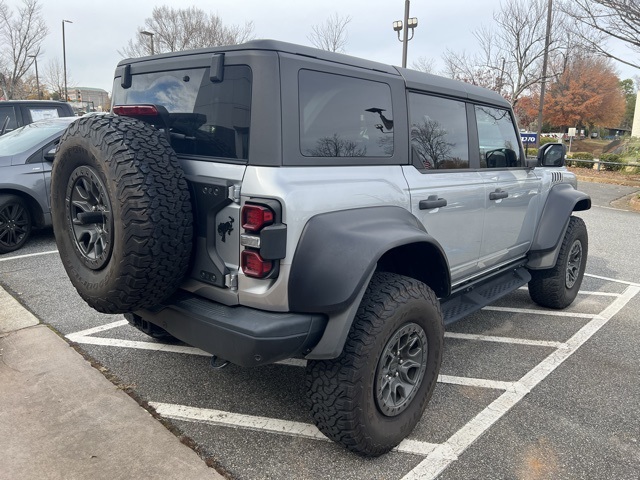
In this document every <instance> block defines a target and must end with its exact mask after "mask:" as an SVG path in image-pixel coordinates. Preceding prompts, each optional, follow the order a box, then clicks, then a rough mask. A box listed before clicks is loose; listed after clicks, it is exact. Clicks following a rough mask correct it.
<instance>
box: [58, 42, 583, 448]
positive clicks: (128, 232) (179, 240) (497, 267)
mask: <svg viewBox="0 0 640 480" xmlns="http://www.w3.org/2000/svg"><path fill="white" fill-rule="evenodd" d="M113 105H114V107H113V114H112V115H103V116H95V117H90V118H82V119H80V120H79V121H77V122H75V123H74V124H73V125H72V126H71V127H70V128H69V130H68V131H67V132H66V134H65V135H64V137H63V139H62V141H61V143H60V146H59V150H58V152H57V156H56V161H55V163H54V167H53V180H52V182H53V186H52V193H53V209H52V210H53V212H54V219H53V221H54V228H55V233H56V240H57V242H58V248H59V250H60V255H61V258H62V261H63V263H64V266H65V268H66V270H67V273H68V274H69V277H70V278H71V281H72V282H73V284H74V285H75V287H76V289H77V290H78V292H79V293H80V295H81V296H82V297H83V298H84V299H85V300H86V301H87V303H89V305H91V306H92V307H94V308H96V309H97V310H99V311H101V312H107V313H125V314H126V317H127V319H129V321H130V322H131V323H132V324H134V325H136V326H138V327H139V328H140V329H142V330H143V331H145V332H147V333H149V334H151V335H154V336H162V335H169V334H170V335H172V336H175V337H177V338H178V339H180V340H183V341H184V342H186V343H189V344H191V345H194V346H196V347H199V348H201V349H203V350H206V351H208V352H210V353H212V354H213V355H214V361H215V364H216V365H217V366H222V365H224V364H225V362H227V361H230V362H233V363H236V364H238V365H243V366H257V365H264V364H267V363H272V362H276V361H279V360H283V359H286V358H289V357H302V358H305V359H307V387H308V399H309V404H310V409H311V415H312V417H313V419H314V421H315V423H316V425H317V426H318V428H319V429H320V430H321V431H322V432H323V433H324V434H326V435H327V436H328V437H329V438H331V439H333V440H335V441H337V442H339V443H341V444H343V445H344V446H346V447H347V448H349V449H351V450H353V451H355V452H358V453H360V454H363V455H368V456H375V455H380V454H382V453H384V452H387V451H389V450H390V449H392V448H393V447H394V446H396V445H397V444H398V443H399V442H400V441H401V440H402V439H403V438H405V437H406V436H407V435H408V434H409V433H410V432H411V430H412V429H413V428H414V426H415V425H416V423H417V422H418V420H419V419H420V417H421V416H422V413H423V411H424V409H425V407H426V405H427V402H428V401H429V398H430V397H431V394H432V392H433V389H434V387H435V384H436V379H437V377H438V371H439V369H440V363H441V359H442V350H443V336H444V324H445V323H447V322H451V321H454V320H456V319H459V318H462V317H463V316H465V315H467V314H469V313H471V312H473V311H476V310H478V309H480V308H482V307H483V306H485V305H487V304H489V303H491V302H493V301H495V300H496V299H498V298H500V297H501V296H503V295H505V294H507V293H509V292H511V291H513V290H514V289H517V288H519V287H520V286H522V285H525V284H529V291H530V294H531V297H532V299H533V300H534V301H535V302H537V303H539V304H540V305H544V306H546V307H551V308H564V307H566V306H568V305H569V304H570V303H571V302H572V301H573V300H574V298H575V296H576V294H577V292H578V289H579V287H580V283H581V281H582V276H583V273H584V268H585V263H586V258H587V231H586V228H585V224H584V222H583V221H582V220H581V219H579V218H577V217H574V216H572V212H573V211H577V210H586V209H588V208H590V205H591V201H590V199H589V197H588V196H587V195H585V194H583V193H581V192H579V191H577V190H576V188H575V185H576V182H575V177H574V176H573V175H572V174H571V173H569V172H567V171H566V169H565V168H563V159H564V147H563V146H562V145H560V144H556V145H549V146H546V147H544V148H543V149H541V152H540V156H539V159H538V161H531V160H527V159H526V158H525V156H524V153H523V149H522V146H521V144H520V140H519V135H518V129H517V127H516V124H515V121H514V116H513V112H512V109H511V107H510V105H509V103H508V102H506V101H505V100H504V99H503V98H502V97H500V96H499V95H497V94H496V93H494V92H492V91H489V90H485V89H482V88H478V87H475V86H472V85H468V84H465V83H460V82H456V81H453V80H449V79H445V78H441V77H437V76H433V75H428V74H425V73H420V72H416V71H412V70H406V69H400V68H396V67H392V66H388V65H383V64H380V63H375V62H371V61H366V60H361V59H357V58H353V57H349V56H345V55H339V54H335V53H328V52H324V51H320V50H315V49H312V48H307V47H302V46H297V45H291V44H286V43H281V42H274V41H254V42H250V43H246V44H243V45H236V46H231V47H227V48H211V49H204V50H196V51H190V52H179V53H170V54H163V55H157V56H153V57H145V58H138V59H128V60H124V61H122V62H120V64H119V65H118V67H117V70H116V74H115V82H114V87H113ZM552 157H556V160H557V158H560V161H559V162H557V163H558V166H557V167H550V166H546V165H549V159H551V158H552Z"/></svg>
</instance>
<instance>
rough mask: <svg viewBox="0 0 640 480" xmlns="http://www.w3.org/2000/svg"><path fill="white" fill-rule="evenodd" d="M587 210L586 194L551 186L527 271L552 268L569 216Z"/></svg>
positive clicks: (560, 185)
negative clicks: (529, 269)
mask: <svg viewBox="0 0 640 480" xmlns="http://www.w3.org/2000/svg"><path fill="white" fill-rule="evenodd" d="M590 208H591V197H589V195H587V194H586V193H583V192H581V191H579V190H576V189H575V188H573V186H571V185H569V184H568V183H560V184H557V185H554V186H553V187H552V188H551V190H550V191H549V195H548V196H547V201H546V203H545V204H544V208H543V209H542V214H541V216H540V221H539V222H538V228H537V230H536V233H535V235H534V237H533V242H532V243H531V249H530V251H529V261H528V263H527V267H528V268H531V269H533V270H537V269H544V268H551V267H553V266H554V265H555V263H556V258H557V257H558V250H559V248H560V245H561V244H562V238H563V236H564V232H565V231H566V229H567V225H569V218H570V217H571V213H572V212H575V211H582V210H589V209H590Z"/></svg>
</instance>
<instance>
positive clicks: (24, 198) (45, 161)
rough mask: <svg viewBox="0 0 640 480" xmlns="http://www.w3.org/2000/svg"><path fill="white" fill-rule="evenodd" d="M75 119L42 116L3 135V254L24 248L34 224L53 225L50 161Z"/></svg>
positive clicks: (0, 197)
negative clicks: (43, 118)
mask: <svg viewBox="0 0 640 480" xmlns="http://www.w3.org/2000/svg"><path fill="white" fill-rule="evenodd" d="M76 119H77V117H62V118H52V119H49V120H41V121H38V122H35V123H30V124H29V125H26V126H24V127H20V128H17V129H15V130H13V131H12V132H9V133H7V134H5V135H3V136H1V137H0V254H2V253H8V252H12V251H14V250H17V249H19V248H21V247H22V246H23V245H24V244H25V243H26V241H27V239H28V238H29V235H30V234H31V229H32V228H34V227H46V226H49V225H51V209H50V189H49V187H50V184H51V164H52V162H53V157H54V154H55V149H56V145H57V144H58V142H59V141H60V136H61V135H62V133H63V132H64V131H65V129H66V128H67V127H68V126H69V125H70V124H71V122H73V121H75V120H76Z"/></svg>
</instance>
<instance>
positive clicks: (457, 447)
mask: <svg viewBox="0 0 640 480" xmlns="http://www.w3.org/2000/svg"><path fill="white" fill-rule="evenodd" d="M597 278H602V279H604V280H612V281H615V280H613V279H607V278H604V277H597ZM618 283H623V284H625V285H628V287H627V288H626V289H625V290H624V292H623V293H621V294H607V293H605V292H593V293H594V294H598V293H602V294H603V296H611V297H614V298H615V300H614V301H613V302H612V303H611V304H610V305H609V306H608V307H606V308H605V309H604V310H603V311H602V312H601V313H600V314H580V313H572V312H558V311H553V310H537V309H523V308H506V307H486V308H485V310H489V311H502V312H510V313H525V314H534V315H552V316H556V317H573V318H587V319H589V320H590V321H589V322H588V323H587V324H586V325H584V326H583V327H582V328H581V329H580V330H578V332H577V333H576V334H574V335H573V336H572V337H571V338H570V339H569V340H567V341H566V342H552V341H542V340H528V339H521V338H511V337H497V336H489V335H474V334H463V333H455V332H447V333H446V334H445V336H447V337H449V338H457V339H461V340H470V341H489V342H500V343H516V344H521V345H531V346H539V347H550V348H554V351H553V352H552V353H551V354H549V355H548V356H547V357H546V358H545V359H544V360H542V362H540V363H539V364H537V365H536V366H535V367H534V368H533V369H531V370H530V371H529V372H528V373H527V374H525V375H524V376H523V377H522V378H521V379H520V380H518V381H516V382H504V381H497V380H487V379H480V378H468V377H456V376H450V375H440V376H439V377H438V382H440V383H446V384H452V385H462V386H469V387H480V388H489V389H495V390H502V391H503V393H502V394H501V395H500V396H499V397H498V398H497V399H496V400H494V401H493V402H491V404H489V405H488V406H487V407H486V408H484V409H483V410H482V411H481V412H480V413H478V414H477V415H476V416H475V417H474V418H473V419H472V420H470V421H469V422H468V423H467V424H465V425H464V426H463V427H462V428H460V429H459V430H458V431H457V432H455V433H454V434H453V435H452V436H451V437H450V438H449V439H448V440H447V441H446V442H444V443H443V444H433V443H429V442H422V441H419V440H414V439H411V438H409V439H405V440H404V441H403V442H402V443H401V444H400V445H399V446H398V448H397V449H396V451H399V452H403V453H411V454H415V455H420V456H422V457H424V460H422V461H421V462H420V463H419V464H418V465H417V466H416V467H415V468H414V469H413V470H411V471H410V472H409V473H407V474H406V475H405V477H403V480H417V479H420V480H428V479H433V478H435V477H437V476H438V475H439V474H440V473H442V472H443V471H444V470H445V469H446V468H447V467H448V466H449V465H450V464H451V463H452V462H454V461H455V460H457V459H458V457H459V456H460V455H461V454H462V453H463V452H464V451H465V450H466V449H467V448H468V447H469V446H470V445H471V444H473V443H474V442H475V441H476V440H477V439H478V438H479V437H480V436H482V435H483V434H484V433H485V432H486V431H487V430H488V429H489V428H491V426H492V425H493V424H495V422H497V421H498V420H499V419H500V418H502V417H503V416H504V415H505V414H506V413H507V412H508V411H509V410H510V409H511V408H512V407H513V406H515V405H516V404H517V403H518V402H520V401H521V400H522V399H523V398H524V396H525V395H527V393H529V392H530V391H531V390H532V389H533V388H535V387H536V386H537V385H538V384H539V383H540V382H542V381H543V380H544V379H545V378H546V377H547V376H548V375H549V374H550V373H552V372H553V371H554V370H555V369H556V368H557V367H558V366H560V365H561V364H562V363H563V362H564V361H565V360H567V359H568V358H569V357H570V356H571V355H572V354H573V353H575V351H576V350H577V349H578V348H580V347H581V346H582V345H583V344H584V343H585V342H586V341H587V340H589V338H591V337H592V336H593V335H594V334H595V333H596V332H597V331H598V330H599V329H600V328H601V327H602V326H604V325H605V324H606V323H607V322H608V321H609V320H610V319H611V318H612V317H613V316H614V315H615V314H617V313H618V312H619V311H620V310H621V309H622V308H624V306H625V305H627V303H628V302H629V301H630V300H631V299H632V298H633V297H635V296H636V295H637V294H638V293H640V284H631V283H629V282H621V281H618ZM127 323H128V322H127V321H126V320H120V321H116V322H112V323H109V324H106V325H102V326H100V327H94V328H91V329H87V330H83V331H81V332H76V333H72V334H69V335H67V338H69V339H70V340H72V341H75V342H77V343H89V344H94V345H106V346H115V347H124V348H137V349H144V350H154V351H164V352H173V353H185V354H190V355H202V356H209V355H210V354H208V353H206V352H203V351H202V350H199V349H197V348H194V347H188V346H181V345H167V344H162V343H152V342H139V341H129V340H120V339H115V338H99V337H91V336H90V335H93V334H96V333H99V332H104V331H107V330H109V329H112V328H117V327H120V326H124V325H126V324H127ZM278 363H280V364H285V365H292V366H298V367H303V366H304V365H305V364H306V361H305V360H301V359H290V360H284V361H282V362H278ZM151 405H152V406H154V408H156V410H157V411H158V413H159V414H160V415H162V416H165V417H168V418H174V419H177V420H185V421H193V422H206V423H211V424H217V425H224V426H227V427H232V428H244V429H251V430H261V431H269V432H274V433H281V434H285V435H293V436H298V437H303V438H310V439H315V440H323V441H324V440H327V439H326V437H324V435H322V434H321V433H320V432H319V430H318V429H317V428H316V427H315V426H313V425H311V424H305V423H300V422H292V421H286V420H279V419H271V418H266V417H257V416H251V415H242V414H236V413H232V412H224V411H219V410H208V409H200V408H195V407H188V406H183V405H173V404H165V403H153V402H152V403H151Z"/></svg>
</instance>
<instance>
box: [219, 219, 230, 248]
mask: <svg viewBox="0 0 640 480" xmlns="http://www.w3.org/2000/svg"><path fill="white" fill-rule="evenodd" d="M231 232H233V217H229V221H228V222H223V223H220V224H219V225H218V235H220V236H221V237H222V241H223V242H226V241H227V234H228V233H231Z"/></svg>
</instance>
